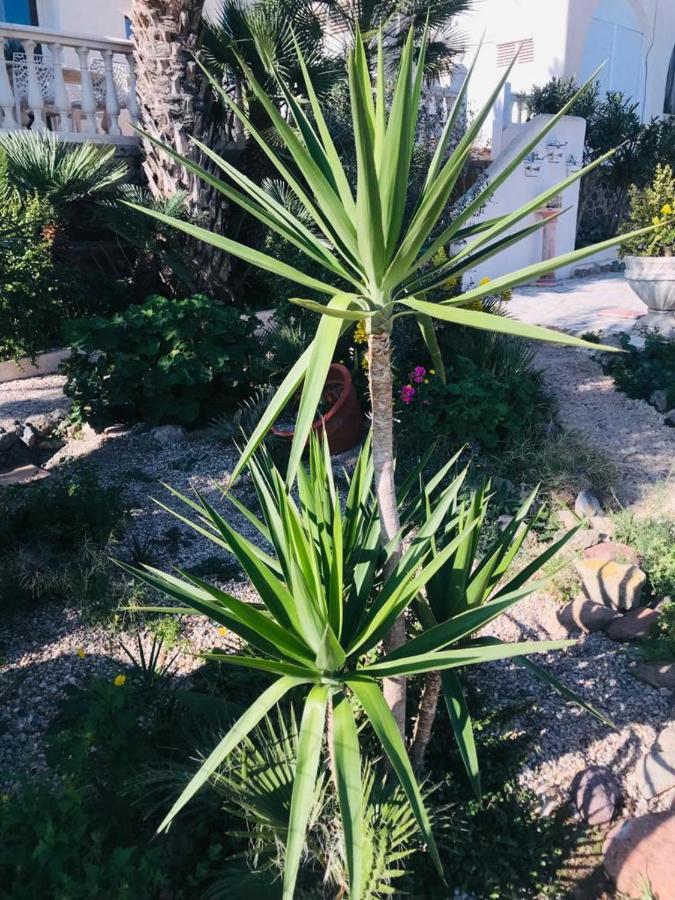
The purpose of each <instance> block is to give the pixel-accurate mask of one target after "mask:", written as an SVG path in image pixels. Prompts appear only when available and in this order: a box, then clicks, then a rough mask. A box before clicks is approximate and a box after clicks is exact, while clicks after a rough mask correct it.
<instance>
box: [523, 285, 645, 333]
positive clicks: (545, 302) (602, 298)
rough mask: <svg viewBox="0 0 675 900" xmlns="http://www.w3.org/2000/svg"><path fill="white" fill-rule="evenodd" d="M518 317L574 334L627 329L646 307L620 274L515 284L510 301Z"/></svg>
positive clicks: (642, 313)
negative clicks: (520, 286)
mask: <svg viewBox="0 0 675 900" xmlns="http://www.w3.org/2000/svg"><path fill="white" fill-rule="evenodd" d="M509 311H510V312H511V314H512V315H513V316H515V317H516V318H517V319H522V320H523V321H525V322H531V323H532V324H534V325H545V326H546V327H548V328H557V329H559V330H561V331H569V332H571V333H573V334H583V332H584V331H604V332H605V333H607V332H617V331H630V330H631V329H632V328H633V326H634V325H635V324H636V323H637V321H638V319H639V317H640V316H643V315H645V314H646V313H647V307H646V306H645V304H644V303H643V302H642V300H640V299H638V297H637V295H636V294H635V293H634V292H633V290H632V289H631V288H630V287H629V286H628V284H627V282H626V281H625V279H624V277H623V275H602V276H598V277H597V278H589V279H584V280H581V279H571V280H570V281H561V282H560V283H559V284H557V285H551V286H549V285H547V286H546V287H524V288H518V289H517V290H516V291H514V293H513V300H511V302H510V303H509Z"/></svg>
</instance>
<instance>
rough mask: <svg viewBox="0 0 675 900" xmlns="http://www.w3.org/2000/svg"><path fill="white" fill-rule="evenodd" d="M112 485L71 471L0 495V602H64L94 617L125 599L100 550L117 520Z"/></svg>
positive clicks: (120, 509)
mask: <svg viewBox="0 0 675 900" xmlns="http://www.w3.org/2000/svg"><path fill="white" fill-rule="evenodd" d="M125 514H126V506H125V503H124V501H123V498H122V495H121V492H120V490H119V489H118V488H116V487H102V486H101V485H100V484H99V482H98V479H97V477H96V474H95V473H94V471H93V470H91V469H90V468H82V467H80V468H78V469H70V470H68V471H66V472H65V474H64V475H63V476H62V477H54V478H51V479H49V480H47V481H40V482H38V483H36V484H34V485H30V486H27V487H25V486H20V487H19V486H16V487H10V488H6V489H5V490H4V491H3V492H2V494H0V604H1V605H2V608H3V609H5V610H7V609H8V608H12V607H14V606H18V605H21V604H22V603H27V602H31V601H37V600H55V599H59V600H67V601H68V602H69V603H70V604H71V605H72V606H74V607H76V608H78V609H80V610H82V611H83V613H84V614H85V618H92V619H95V618H99V617H100V616H101V615H103V614H104V613H105V612H106V611H107V610H108V609H109V608H110V607H111V606H114V605H115V604H116V603H117V602H119V600H120V599H121V597H122V596H123V595H124V593H125V590H126V589H125V587H124V585H123V584H122V583H121V582H119V580H118V581H116V580H115V579H114V578H113V577H112V576H111V564H110V561H109V560H108V558H107V555H106V554H105V553H104V552H103V549H102V548H104V547H105V546H106V544H107V543H108V541H109V540H110V537H111V535H112V534H113V532H114V531H115V529H116V528H117V527H118V526H119V525H120V524H121V522H122V521H123V520H124V517H125Z"/></svg>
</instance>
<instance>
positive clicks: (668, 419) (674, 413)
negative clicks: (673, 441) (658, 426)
mask: <svg viewBox="0 0 675 900" xmlns="http://www.w3.org/2000/svg"><path fill="white" fill-rule="evenodd" d="M663 424H664V425H667V426H668V427H669V428H675V408H673V409H671V410H670V412H667V413H666V414H665V416H664V417H663Z"/></svg>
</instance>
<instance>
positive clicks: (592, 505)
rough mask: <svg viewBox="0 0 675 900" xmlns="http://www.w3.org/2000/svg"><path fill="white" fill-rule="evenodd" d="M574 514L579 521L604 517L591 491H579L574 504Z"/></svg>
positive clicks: (598, 502)
mask: <svg viewBox="0 0 675 900" xmlns="http://www.w3.org/2000/svg"><path fill="white" fill-rule="evenodd" d="M574 512H575V513H576V514H577V515H578V516H579V518H580V519H586V518H591V516H604V514H605V513H604V510H603V508H602V506H601V505H600V501H599V500H598V498H597V497H596V496H595V494H594V493H592V491H581V493H580V494H579V496H578V497H577V499H576V500H575V502H574Z"/></svg>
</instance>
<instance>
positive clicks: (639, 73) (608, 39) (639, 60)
mask: <svg viewBox="0 0 675 900" xmlns="http://www.w3.org/2000/svg"><path fill="white" fill-rule="evenodd" d="M644 53H645V35H644V26H643V25H642V23H641V22H640V20H639V18H638V16H637V14H636V12H635V8H634V6H633V4H632V3H630V2H629V0H601V2H600V3H599V4H598V6H597V7H596V9H595V12H594V13H593V18H592V20H591V24H590V26H589V29H588V33H587V35H586V44H585V46H584V52H583V56H582V62H581V70H580V72H579V77H580V78H581V79H582V80H584V81H585V80H586V79H587V78H589V77H590V76H591V75H592V74H593V72H594V70H595V69H596V68H597V67H598V66H599V65H600V64H601V63H603V62H604V61H605V60H607V63H606V65H605V66H604V68H603V69H602V71H601V72H600V74H599V76H598V80H599V82H600V91H601V92H602V93H604V92H605V91H621V93H623V94H625V95H626V96H627V97H632V99H633V100H634V101H635V102H636V103H639V104H640V110H641V109H642V84H643V76H644V72H643V70H644V66H643V59H644Z"/></svg>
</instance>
